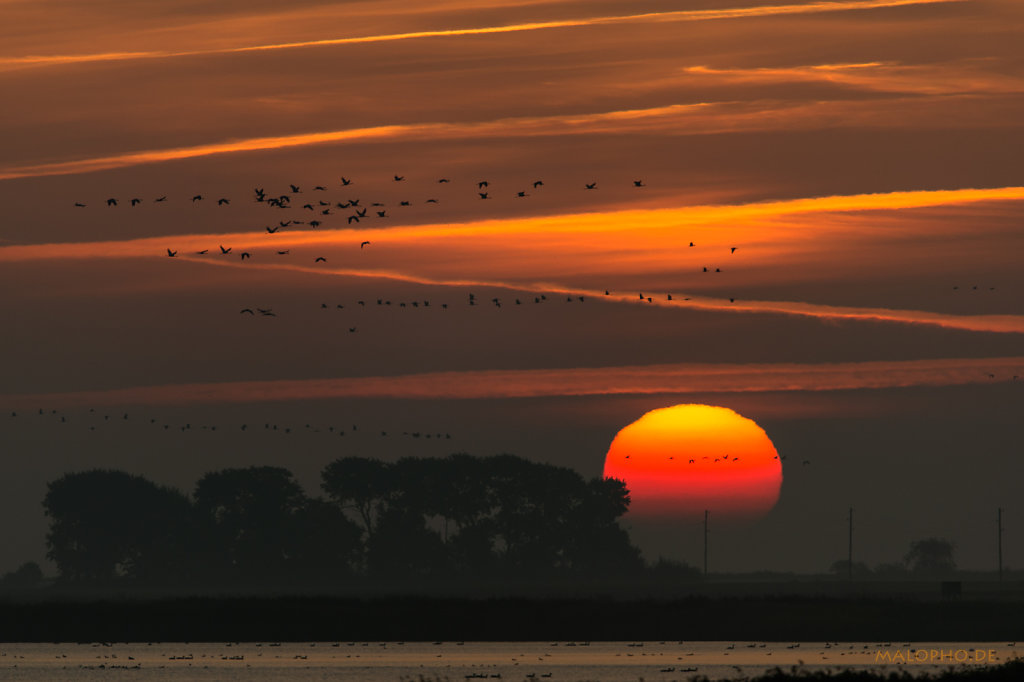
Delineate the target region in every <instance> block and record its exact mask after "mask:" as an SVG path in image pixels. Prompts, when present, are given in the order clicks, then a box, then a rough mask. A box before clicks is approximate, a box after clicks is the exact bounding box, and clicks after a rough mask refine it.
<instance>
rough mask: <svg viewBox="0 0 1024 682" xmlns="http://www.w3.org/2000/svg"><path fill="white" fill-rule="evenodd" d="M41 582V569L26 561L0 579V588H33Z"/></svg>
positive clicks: (34, 563)
mask: <svg viewBox="0 0 1024 682" xmlns="http://www.w3.org/2000/svg"><path fill="white" fill-rule="evenodd" d="M42 581H43V569H41V568H40V567H39V564H37V563H36V562H34V561H27V562H25V563H23V564H22V565H21V566H19V567H18V568H16V569H15V570H13V571H11V572H9V573H5V574H4V575H3V577H2V578H0V587H14V588H24V587H35V586H36V585H38V584H39V583H41V582H42Z"/></svg>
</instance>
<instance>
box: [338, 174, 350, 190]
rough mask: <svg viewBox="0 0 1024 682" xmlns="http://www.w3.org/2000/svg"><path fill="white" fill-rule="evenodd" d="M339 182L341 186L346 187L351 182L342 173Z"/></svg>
mask: <svg viewBox="0 0 1024 682" xmlns="http://www.w3.org/2000/svg"><path fill="white" fill-rule="evenodd" d="M341 184H342V186H346V187H347V186H348V185H351V184H352V181H351V180H349V179H348V178H346V177H345V176H344V175H342V176H341Z"/></svg>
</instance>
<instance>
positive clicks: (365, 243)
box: [359, 242, 370, 249]
mask: <svg viewBox="0 0 1024 682" xmlns="http://www.w3.org/2000/svg"><path fill="white" fill-rule="evenodd" d="M369 243H370V242H363V243H362V244H360V245H359V248H360V249H361V248H363V247H364V246H366V245H367V244H369Z"/></svg>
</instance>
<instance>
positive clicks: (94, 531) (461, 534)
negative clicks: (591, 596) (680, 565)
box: [43, 454, 643, 586]
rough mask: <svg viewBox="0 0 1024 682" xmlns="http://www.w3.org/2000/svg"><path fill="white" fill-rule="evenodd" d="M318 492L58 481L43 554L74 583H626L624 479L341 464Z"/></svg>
mask: <svg viewBox="0 0 1024 682" xmlns="http://www.w3.org/2000/svg"><path fill="white" fill-rule="evenodd" d="M321 488H322V493H323V495H322V496H310V495H308V494H307V493H306V492H305V491H304V490H303V489H302V487H301V486H300V485H299V483H298V482H297V481H296V479H295V477H294V476H293V474H292V473H291V472H290V471H288V470H287V469H283V468H280V467H270V466H262V467H248V468H237V469H225V470H222V471H215V472H211V473H208V474H206V475H205V476H203V477H202V478H201V479H200V480H199V481H198V483H197V484H196V486H195V489H194V491H193V492H192V494H191V495H186V494H185V493H183V492H181V491H179V490H175V489H172V488H169V487H166V486H161V485H158V484H156V483H153V482H151V481H149V480H147V479H145V478H143V477H141V476H135V475H131V474H128V473H125V472H122V471H112V470H92V471H84V472H77V473H69V474H66V475H64V476H63V477H61V478H59V479H57V480H55V481H52V482H50V483H49V485H48V490H47V494H46V497H45V499H44V501H43V506H44V508H45V511H46V514H47V516H48V517H49V531H48V533H47V538H46V539H47V547H48V553H47V556H48V558H49V559H51V560H52V561H53V562H54V563H55V564H56V566H57V569H58V572H59V577H60V579H61V580H63V581H67V582H73V583H89V584H109V583H112V582H121V583H126V582H134V583H137V584H147V585H169V586H170V585H182V586H188V585H211V586H216V585H242V584H273V585H311V584H316V585H331V584H338V583H340V582H343V581H346V580H348V579H352V578H355V577H357V576H369V577H374V578H386V579H394V578H420V579H431V578H439V579H445V578H454V579H468V578H491V577H495V578H501V577H503V576H512V575H514V576H516V577H517V578H537V579H543V578H547V577H554V576H602V575H624V574H629V573H632V572H634V571H637V570H639V569H641V568H642V566H643V563H642V560H641V559H640V552H639V550H638V549H637V548H636V547H635V546H633V545H632V544H631V543H630V541H629V537H628V535H627V534H626V532H625V531H624V530H623V529H622V528H621V527H620V526H619V525H618V523H617V519H618V518H619V517H620V516H622V514H624V513H625V512H626V511H627V509H628V506H629V495H628V491H627V490H626V487H625V485H624V483H622V482H621V481H618V480H615V479H604V478H595V479H592V480H589V481H587V480H585V479H584V478H583V477H582V476H581V475H580V474H578V473H576V472H575V471H573V470H571V469H567V468H562V467H556V466H552V465H549V464H541V463H536V462H531V461H529V460H526V459H522V458H519V457H515V456H512V455H499V456H496V457H488V458H478V457H473V456H470V455H465V454H455V455H451V456H449V457H446V458H405V459H400V460H398V461H397V462H394V463H386V462H383V461H380V460H374V459H366V458H361V457H346V458H342V459H338V460H336V461H334V462H332V463H331V464H329V465H328V466H327V467H326V468H325V469H324V471H323V472H322V483H321Z"/></svg>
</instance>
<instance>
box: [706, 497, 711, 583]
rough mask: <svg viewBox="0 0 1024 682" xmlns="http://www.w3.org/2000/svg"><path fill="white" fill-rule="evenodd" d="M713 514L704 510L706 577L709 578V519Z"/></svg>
mask: <svg viewBox="0 0 1024 682" xmlns="http://www.w3.org/2000/svg"><path fill="white" fill-rule="evenodd" d="M710 515H711V512H710V511H709V510H707V509H705V510H704V577H705V578H707V577H708V517H709V516H710Z"/></svg>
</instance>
